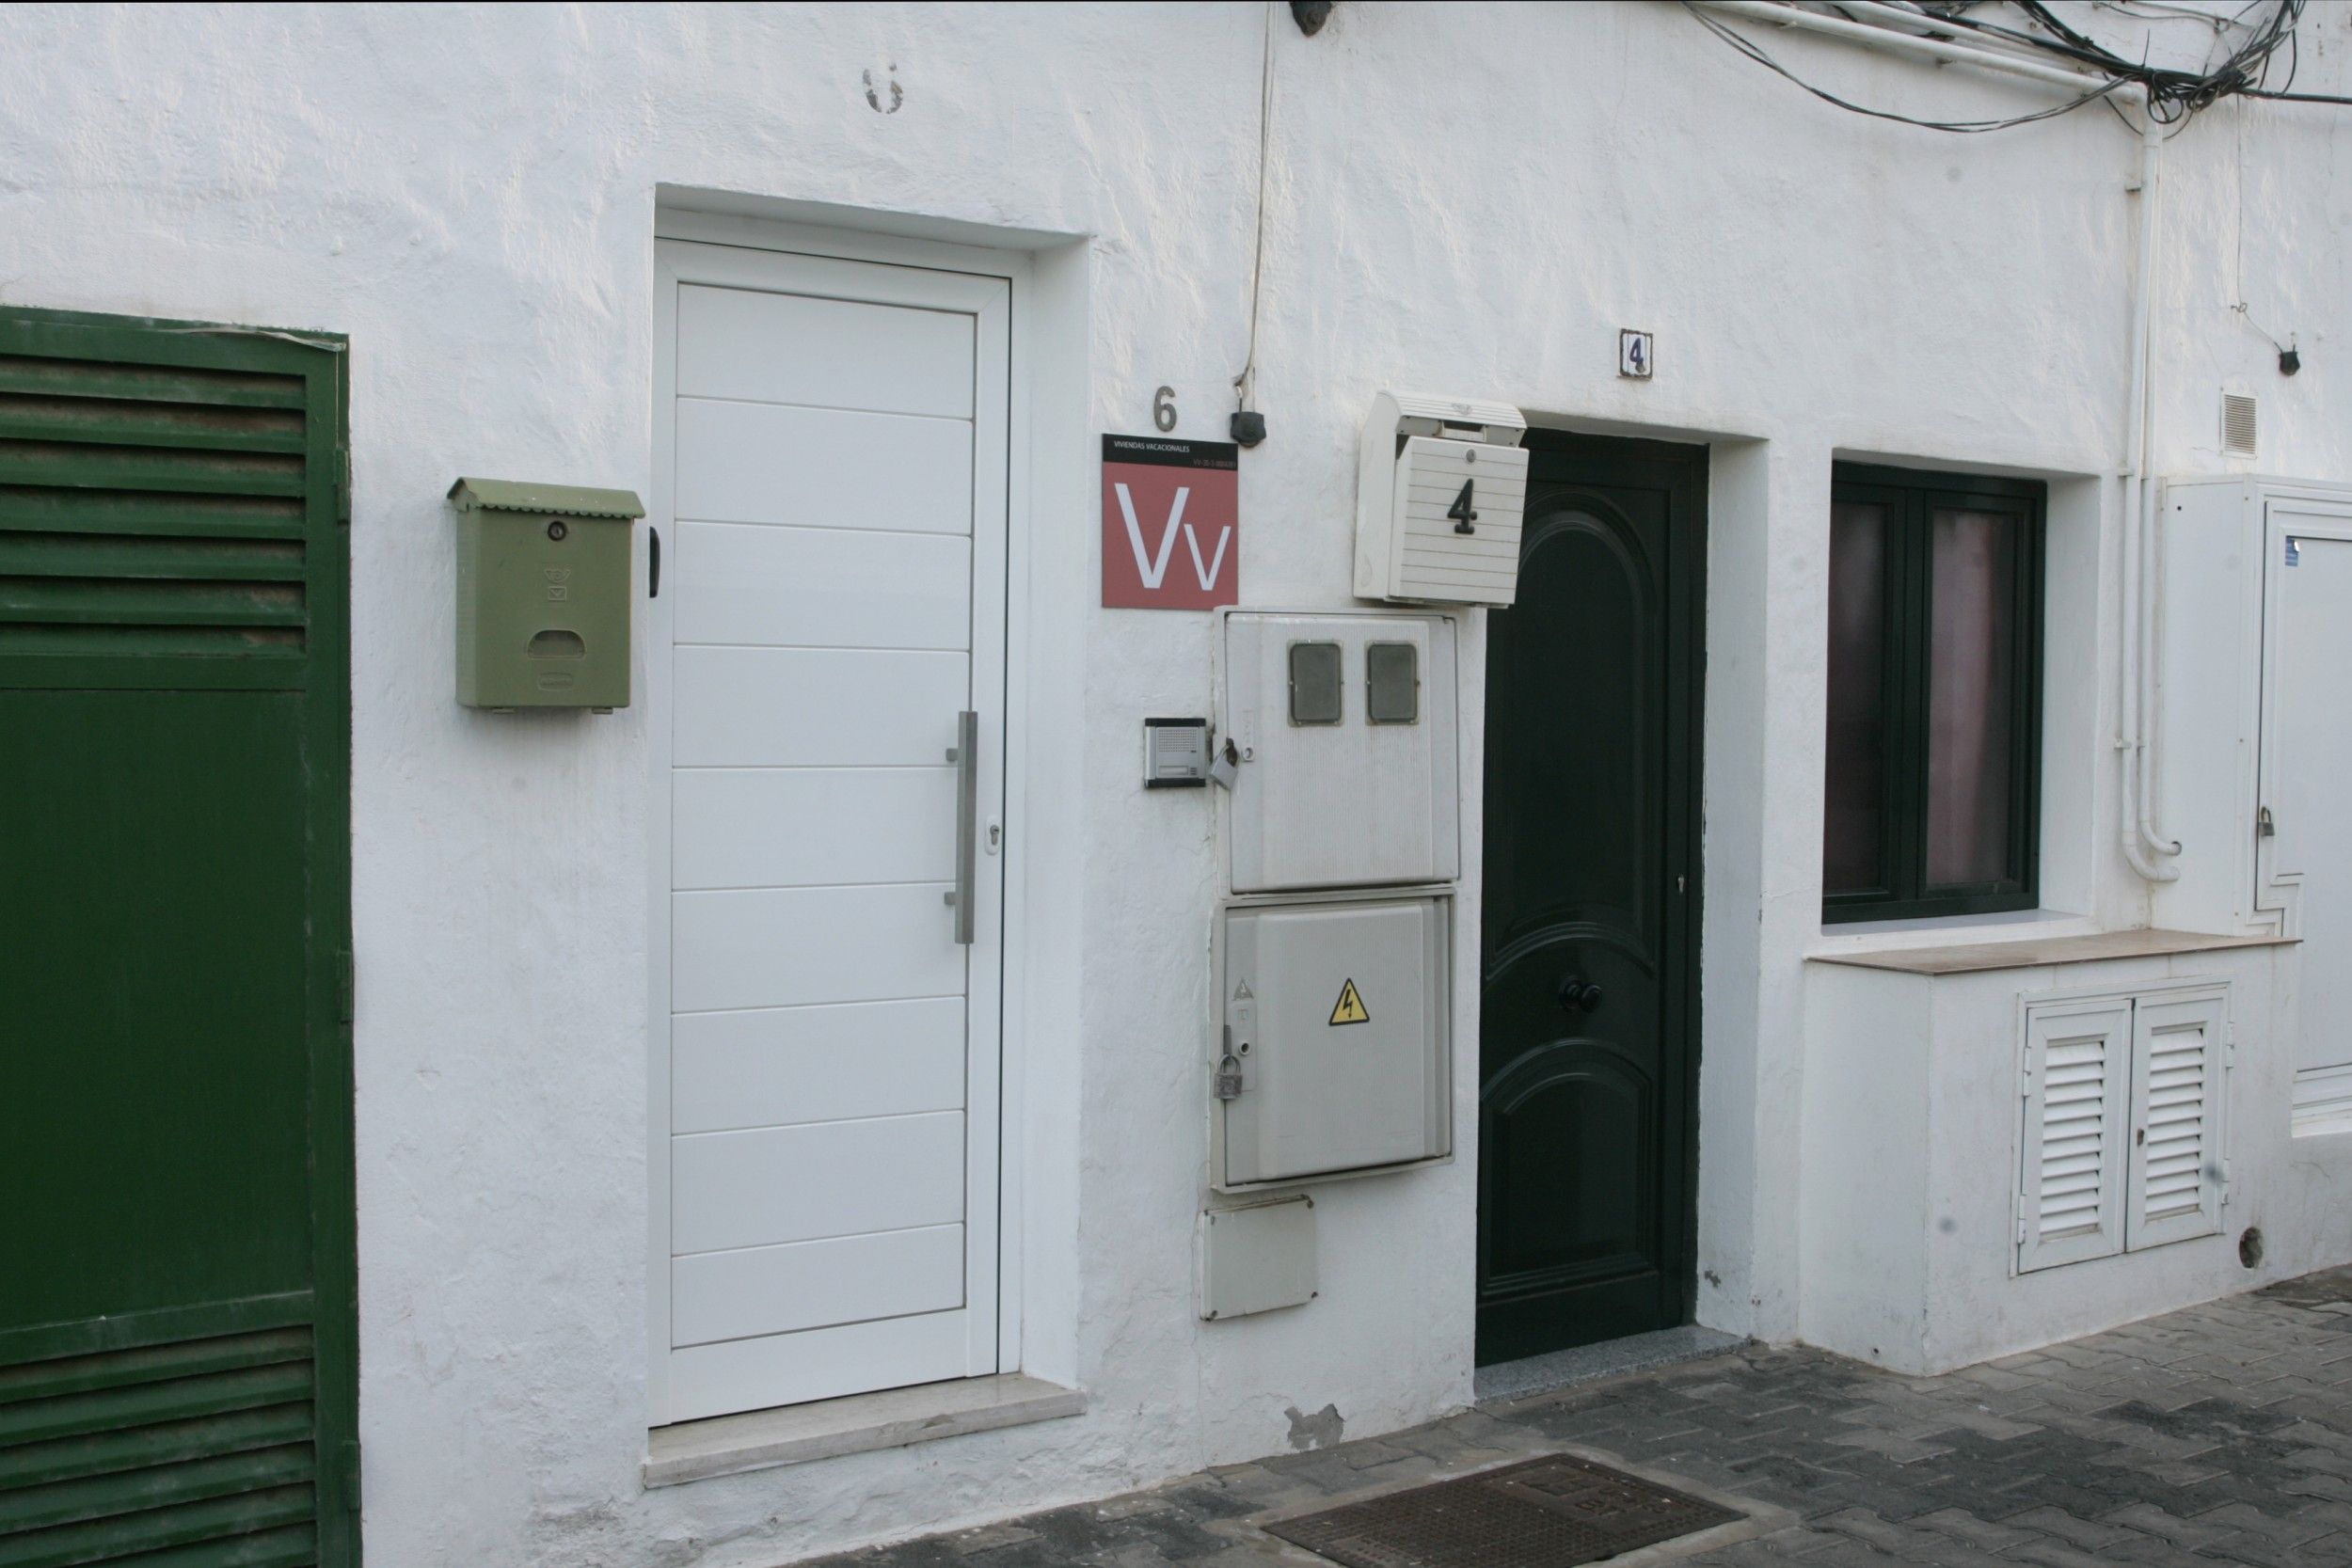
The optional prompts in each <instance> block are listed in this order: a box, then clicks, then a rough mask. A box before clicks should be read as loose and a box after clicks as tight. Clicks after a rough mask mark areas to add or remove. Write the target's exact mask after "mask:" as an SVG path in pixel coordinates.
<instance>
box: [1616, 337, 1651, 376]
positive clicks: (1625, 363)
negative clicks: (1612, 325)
mask: <svg viewBox="0 0 2352 1568" xmlns="http://www.w3.org/2000/svg"><path fill="white" fill-rule="evenodd" d="M1650 348H1651V343H1650V334H1648V333H1646V332H1636V331H1635V330H1633V328H1631V327H1627V328H1625V329H1624V330H1622V331H1620V332H1619V333H1618V334H1617V373H1618V374H1619V375H1623V376H1630V377H1632V378H1633V379H1634V380H1636V381H1647V380H1648V379H1649V372H1650V364H1651V360H1650Z"/></svg>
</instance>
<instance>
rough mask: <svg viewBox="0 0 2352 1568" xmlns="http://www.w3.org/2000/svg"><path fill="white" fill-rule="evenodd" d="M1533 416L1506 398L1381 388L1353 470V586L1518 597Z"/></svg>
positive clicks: (1491, 598) (1459, 597)
mask: <svg viewBox="0 0 2352 1568" xmlns="http://www.w3.org/2000/svg"><path fill="white" fill-rule="evenodd" d="M1526 434H1527V420H1526V419H1525V418H1524V417H1523V416H1521V415H1520V413H1519V411H1518V409H1516V408H1514V407H1512V406H1511V405H1510V404H1507V403H1482V402H1478V401H1476V400H1474V399H1469V398H1440V397H1428V396H1424V395H1420V394H1416V393H1411V392H1382V393H1381V394H1380V395H1379V396H1378V397H1376V398H1375V399H1373V403H1372V413H1371V415H1370V416H1369V417H1368V418H1367V419H1366V420H1364V430H1363V438H1362V445H1361V447H1360V449H1359V460H1358V467H1357V475H1356V594H1357V596H1358V597H1359V598H1365V599H1389V600H1394V601H1401V602H1405V603H1410V604H1470V605H1482V604H1483V605H1507V604H1509V603H1511V602H1512V601H1513V600H1514V599H1515V598H1517V597H1518V586H1519V522H1520V518H1521V516H1522V515H1523V514H1524V513H1525V511H1526V509H1527V452H1526V450H1525V449H1524V448H1522V447H1521V446H1520V445H1519V439H1520V437H1522V436H1525V435H1526Z"/></svg>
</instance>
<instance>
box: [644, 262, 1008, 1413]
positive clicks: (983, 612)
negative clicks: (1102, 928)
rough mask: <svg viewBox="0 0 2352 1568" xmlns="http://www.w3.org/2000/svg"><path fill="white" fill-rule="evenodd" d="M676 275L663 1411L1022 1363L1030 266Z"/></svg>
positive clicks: (663, 509) (662, 936)
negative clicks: (1010, 550) (1016, 1155)
mask: <svg viewBox="0 0 2352 1568" xmlns="http://www.w3.org/2000/svg"><path fill="white" fill-rule="evenodd" d="M660 297H661V301H662V320H661V325H660V347H659V357H658V369H657V388H656V419H655V426H656V467H657V473H656V490H657V499H656V502H655V517H654V527H655V528H656V529H657V530H659V531H660V550H661V555H662V563H661V568H660V586H659V592H658V593H657V594H655V596H654V597H653V599H652V601H651V610H652V614H651V616H650V622H651V625H650V627H649V633H650V635H649V636H648V639H647V641H648V645H649V656H648V659H647V664H648V672H647V673H648V677H649V678H648V682H647V685H648V688H649V690H648V698H649V707H650V722H651V724H652V726H653V729H654V732H655V735H656V736H657V739H656V742H655V744H656V750H657V752H664V751H666V754H664V755H660V756H659V758H658V760H657V764H656V768H655V775H656V776H655V781H654V791H655V794H656V796H657V797H659V798H660V799H657V800H656V802H655V811H656V814H657V820H658V822H659V823H660V824H661V826H660V827H659V828H658V829H657V842H656V845H655V847H654V854H653V859H654V861H655V864H656V875H655V914H654V922H655V927H656V929H655V934H654V941H653V946H654V955H653V958H654V963H653V970H654V986H653V991H654V998H653V1007H654V1021H653V1023H654V1028H653V1033H654V1037H655V1045H654V1054H655V1060H654V1063H653V1075H652V1077H653V1081H652V1099H653V1102H654V1134H655V1148H654V1151H653V1164H654V1170H655V1180H654V1187H655V1192H654V1199H655V1201H654V1209H655V1222H654V1228H655V1248H654V1252H655V1256H654V1259H653V1262H654V1265H655V1273H656V1275H657V1279H656V1283H655V1289H654V1297H655V1299H654V1304H653V1314H652V1316H653V1332H654V1345H653V1353H654V1354H653V1362H654V1365H653V1369H652V1380H651V1381H652V1391H653V1406H654V1409H653V1418H654V1421H655V1423H656V1424H662V1423H666V1422H671V1421H680V1420H690V1419H693V1418H698V1417H704V1416H713V1415H719V1414H723V1413H725V1412H730V1411H739V1410H749V1409H758V1408H764V1407H768V1406H771V1405H779V1404H789V1403H794V1402H800V1401H804V1400H816V1399H826V1398H831V1397H833V1396H835V1395H841V1394H849V1393H856V1392H861V1391H864V1390H867V1389H873V1388H886V1387H894V1386H900V1385H905V1384H913V1383H925V1382H930V1381H934V1380H938V1379H944V1378H956V1377H965V1376H970V1375H975V1374H977V1373H983V1372H992V1371H994V1370H996V1367H997V1360H996V1357H997V1348H996V1347H997V1333H996V1304H997V1185H998V1178H997V1148H998V1114H997V1095H998V1071H997V1061H998V1049H999V1042H998V991H999V984H1000V976H1001V970H1002V966H1001V964H1000V962H999V958H998V954H999V944H1000V941H1001V919H1000V911H1001V897H1000V895H1001V887H1002V878H1001V876H1000V868H1001V867H1002V865H1003V861H1002V859H1001V858H1000V857H999V856H998V854H997V853H996V848H997V842H996V840H997V832H996V829H995V827H994V825H995V824H997V823H998V822H1000V821H1001V800H1002V784H1003V777H1004V766H1003V764H1004V748H1003V744H1002V737H1003V735H1004V689H1005V676H1004V657H1005V625H1004V616H1005V610H1004V606H1005V561H1006V554H1005V547H1006V540H1005V516H1006V458H1007V448H1006V443H1007V439H1008V395H1009V394H1008V371H1009V284H1008V283H1007V282H1006V281H1005V280H1004V279H1002V278H996V277H975V276H971V275H967V274H961V273H949V272H934V271H928V270H924V269H920V268H912V267H902V266H882V265H874V264H869V263H864V262H854V261H835V260H830V259H824V258H818V257H808V256H794V255H785V254H781V253H776V252H769V251H760V250H752V249H745V248H740V247H736V246H730V245H695V244H686V243H680V242H675V241H663V242H661V245H660ZM967 716H968V717H967Z"/></svg>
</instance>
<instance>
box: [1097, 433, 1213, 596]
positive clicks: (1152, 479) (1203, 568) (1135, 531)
mask: <svg viewBox="0 0 2352 1568" xmlns="http://www.w3.org/2000/svg"><path fill="white" fill-rule="evenodd" d="M1240 451H1241V449H1239V448H1238V447H1236V446H1234V445H1233V444H1232V442H1230V441H1171V440H1169V439H1168V437H1166V436H1104V437H1103V603H1104V605H1105V606H1107V607H1109V608H1111V609H1114V610H1214V609H1216V607H1217V606H1219V605H1229V604H1233V603H1237V602H1238V601H1239V600H1240V598H1241V473H1240Z"/></svg>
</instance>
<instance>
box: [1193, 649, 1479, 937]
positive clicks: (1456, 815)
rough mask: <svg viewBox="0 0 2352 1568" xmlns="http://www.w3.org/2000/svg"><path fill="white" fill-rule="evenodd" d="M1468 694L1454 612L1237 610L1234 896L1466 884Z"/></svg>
mask: <svg viewBox="0 0 2352 1568" xmlns="http://www.w3.org/2000/svg"><path fill="white" fill-rule="evenodd" d="M1332 676H1335V681H1334V680H1333V679H1331V678H1329V677H1332ZM1407 676H1409V681H1410V689H1409V693H1408V692H1407V691H1406V677H1407ZM1376 677H1377V678H1376ZM1456 684H1457V683H1456V675H1455V667H1454V623H1453V622H1452V621H1451V620H1449V619H1447V618H1446V617H1444V616H1442V615H1429V614H1422V615H1405V614H1395V613H1379V612H1370V611H1362V610H1358V611H1346V610H1340V611H1332V612H1328V613H1278V612H1272V611H1265V610H1234V611H1232V612H1230V613H1229V614H1228V616H1227V618H1226V622H1225V647H1224V681H1223V686H1224V693H1223V712H1222V714H1221V715H1220V726H1219V727H1220V729H1221V731H1222V737H1223V739H1224V740H1226V741H1230V742H1231V743H1232V745H1233V747H1234V749H1235V754H1236V755H1237V756H1239V757H1240V758H1241V759H1242V760H1241V762H1240V765H1239V767H1238V769H1237V772H1236V776H1235V778H1234V781H1233V785H1232V796H1231V800H1230V803H1229V805H1228V816H1227V826H1228V832H1227V839H1228V842H1229V845H1230V847H1231V855H1232V865H1231V871H1232V891H1233V892H1235V893H1237V894H1249V893H1276V892H1284V891H1288V890H1293V889H1302V890H1303V889H1310V888H1338V887H1371V886H1383V885H1396V884H1404V883H1419V882H1450V881H1452V880H1454V878H1455V877H1456V876H1457V875H1459V874H1460V870H1461V834H1460V827H1459V820H1460V792H1459V784H1458V759H1457V757H1456V755H1455V752H1456V739H1455V730H1454V696H1455V690H1456Z"/></svg>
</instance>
